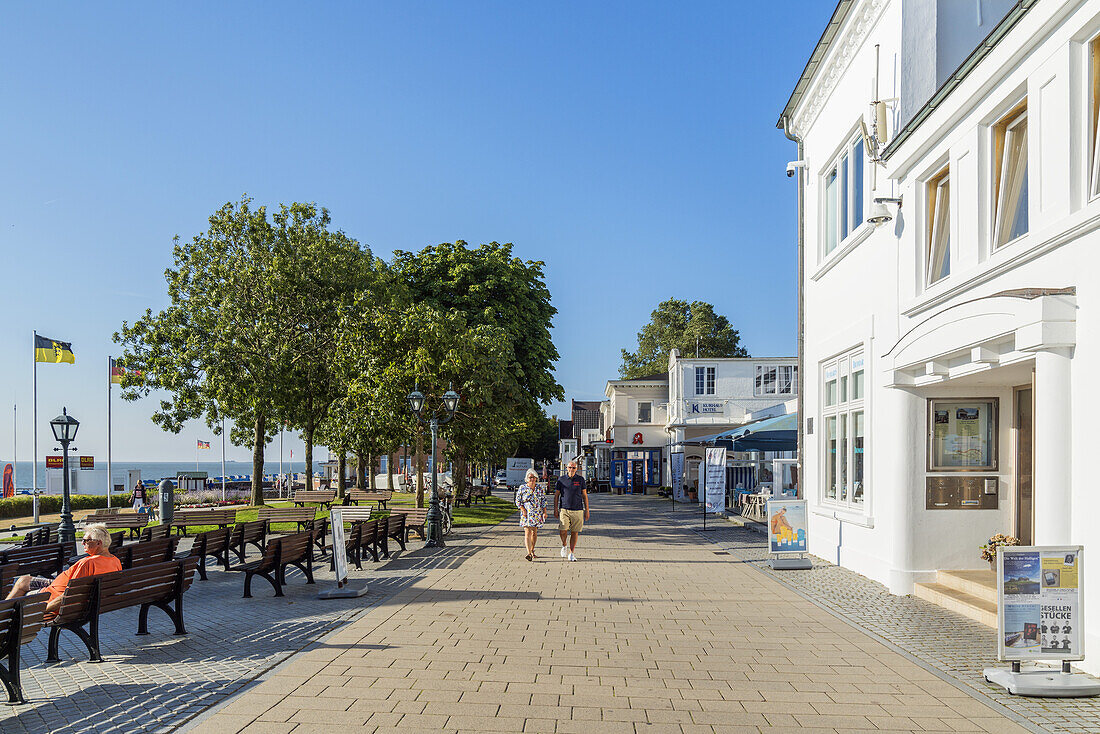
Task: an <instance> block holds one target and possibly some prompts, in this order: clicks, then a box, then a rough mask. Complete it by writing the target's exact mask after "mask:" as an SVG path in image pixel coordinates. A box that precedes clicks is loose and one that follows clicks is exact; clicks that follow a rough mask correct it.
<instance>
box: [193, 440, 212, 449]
mask: <svg viewBox="0 0 1100 734" xmlns="http://www.w3.org/2000/svg"><path fill="white" fill-rule="evenodd" d="M196 448H199V449H208V448H210V442H209V441H199V442H198V444H197V446H196Z"/></svg>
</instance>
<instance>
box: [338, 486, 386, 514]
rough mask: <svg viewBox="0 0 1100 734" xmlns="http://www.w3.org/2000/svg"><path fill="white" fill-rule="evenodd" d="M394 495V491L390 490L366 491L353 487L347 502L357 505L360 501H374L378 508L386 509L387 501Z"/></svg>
mask: <svg viewBox="0 0 1100 734" xmlns="http://www.w3.org/2000/svg"><path fill="white" fill-rule="evenodd" d="M391 497H393V492H391V491H389V490H383V491H379V492H364V491H362V490H359V489H352V490H350V491H349V492H348V497H347V503H348V504H349V505H356V506H358V504H359V503H360V502H374V503H376V506H377V507H378V509H380V510H382V509H385V507H386V503H387V502H389V501H390V498H391Z"/></svg>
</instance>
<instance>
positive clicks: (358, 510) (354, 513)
mask: <svg viewBox="0 0 1100 734" xmlns="http://www.w3.org/2000/svg"><path fill="white" fill-rule="evenodd" d="M372 512H374V508H373V507H341V508H340V517H341V518H343V520H344V522H365V521H367V520H370V516H371V513H372Z"/></svg>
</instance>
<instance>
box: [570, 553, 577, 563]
mask: <svg viewBox="0 0 1100 734" xmlns="http://www.w3.org/2000/svg"><path fill="white" fill-rule="evenodd" d="M569 560H571V561H575V560H577V557H576V556H575V555H573V554H572V553H570V554H569Z"/></svg>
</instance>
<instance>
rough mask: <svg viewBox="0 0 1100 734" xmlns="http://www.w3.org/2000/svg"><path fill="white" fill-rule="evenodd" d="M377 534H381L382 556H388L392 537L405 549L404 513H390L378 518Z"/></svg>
mask: <svg viewBox="0 0 1100 734" xmlns="http://www.w3.org/2000/svg"><path fill="white" fill-rule="evenodd" d="M378 534H379V535H380V536H381V537H380V538H379V540H380V541H381V547H382V557H383V558H389V557H390V538H393V539H394V540H396V541H397V542H398V544H399V545H400V546H401V550H405V541H406V538H405V536H406V534H407V533H406V530H405V515H404V514H402V513H397V514H394V513H392V512H391V513H390V514H389V515H385V516H383V517H380V518H378Z"/></svg>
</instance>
